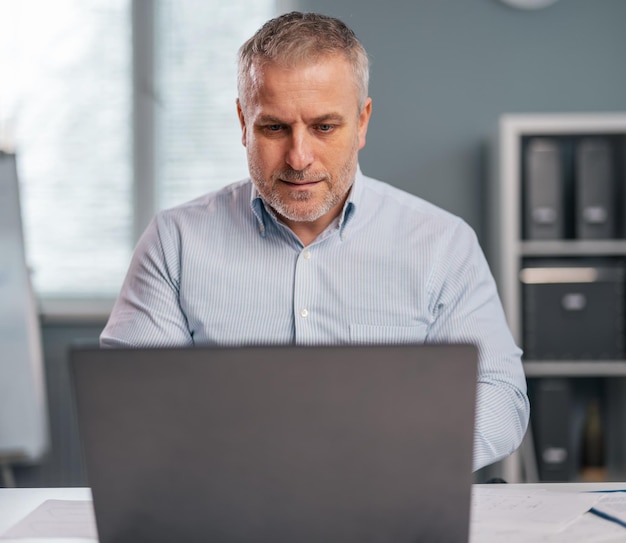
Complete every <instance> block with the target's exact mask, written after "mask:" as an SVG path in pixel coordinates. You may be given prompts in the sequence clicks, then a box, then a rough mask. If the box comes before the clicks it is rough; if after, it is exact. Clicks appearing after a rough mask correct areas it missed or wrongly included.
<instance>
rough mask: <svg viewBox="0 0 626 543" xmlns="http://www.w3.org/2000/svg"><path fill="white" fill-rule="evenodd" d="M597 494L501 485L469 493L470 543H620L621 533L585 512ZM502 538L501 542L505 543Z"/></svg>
mask: <svg viewBox="0 0 626 543" xmlns="http://www.w3.org/2000/svg"><path fill="white" fill-rule="evenodd" d="M602 499H603V498H602V495H598V494H589V493H565V492H553V491H545V490H529V491H527V492H524V491H521V490H520V489H508V488H507V487H506V486H500V485H498V486H495V487H494V488H493V489H492V488H474V489H473V490H472V522H471V537H470V541H471V542H472V543H491V542H494V543H495V542H496V541H497V542H502V541H504V540H506V541H507V543H535V542H542V543H544V542H545V543H548V542H550V543H583V542H584V543H600V542H603V543H604V542H610V541H624V540H625V538H626V529H625V528H623V527H621V526H620V525H618V524H616V523H612V522H607V521H606V520H604V519H602V518H600V517H598V516H596V515H592V514H591V513H589V510H590V509H591V508H592V507H595V506H596V505H597V504H598V503H600V502H601V500H602ZM505 538H506V539H505Z"/></svg>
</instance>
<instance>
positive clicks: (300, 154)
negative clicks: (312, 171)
mask: <svg viewBox="0 0 626 543" xmlns="http://www.w3.org/2000/svg"><path fill="white" fill-rule="evenodd" d="M285 162H286V163H287V164H288V165H289V166H291V167H292V168H293V169H294V170H298V171H302V170H306V168H307V167H308V166H310V165H311V164H312V163H313V148H312V145H311V142H310V141H309V137H308V135H307V134H306V132H305V131H304V130H302V131H300V130H293V131H292V134H291V138H290V140H289V148H288V149H287V153H286V155H285Z"/></svg>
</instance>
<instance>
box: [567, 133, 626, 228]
mask: <svg viewBox="0 0 626 543" xmlns="http://www.w3.org/2000/svg"><path fill="white" fill-rule="evenodd" d="M614 180H615V171H614V159H613V146H612V144H611V141H610V140H609V139H608V138H586V139H583V140H580V141H579V142H578V144H577V146H576V237H578V238H580V239H612V238H614V237H615V235H616V217H615V215H616V214H615V201H616V190H615V181H614Z"/></svg>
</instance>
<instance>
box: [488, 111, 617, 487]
mask: <svg viewBox="0 0 626 543" xmlns="http://www.w3.org/2000/svg"><path fill="white" fill-rule="evenodd" d="M592 135H601V136H604V135H612V136H618V135H621V136H623V137H624V138H623V139H624V143H620V145H622V146H623V148H626V112H619V113H618V112H614V113H599V114H596V113H574V114H507V115H503V116H502V117H501V118H500V119H499V124H498V130H497V133H496V139H495V141H494V142H493V143H494V145H493V149H494V154H493V155H492V157H491V158H492V162H491V167H492V175H491V176H490V180H491V185H490V188H489V191H488V194H487V196H488V198H489V206H488V208H489V211H490V214H491V217H490V221H491V227H490V228H489V232H488V235H489V236H490V239H489V245H490V247H489V249H490V253H489V256H490V264H491V267H492V270H493V272H494V276H495V278H496V281H497V284H498V290H499V293H500V297H501V299H502V305H503V307H504V311H505V314H506V317H507V321H508V324H509V327H510V329H511V332H512V333H513V337H514V338H515V340H516V341H517V343H518V345H520V346H521V347H522V348H524V345H523V336H524V333H523V322H522V321H523V319H522V315H523V307H522V305H523V302H524V300H523V297H522V288H521V283H520V275H519V273H520V269H521V268H522V267H524V266H525V262H524V260H525V259H529V258H533V257H540V258H546V259H549V258H575V259H581V260H583V259H598V258H603V257H606V258H620V257H623V258H625V259H626V239H624V238H616V239H597V240H596V239H564V240H525V239H523V228H522V222H523V216H524V215H523V204H522V202H523V201H524V186H523V180H522V172H523V170H524V168H523V154H522V153H523V141H524V140H525V138H527V137H533V136H547V137H559V136H565V137H569V136H574V137H577V136H585V137H586V136H592ZM615 141H616V142H617V141H618V139H617V138H615ZM620 141H621V139H620ZM616 144H617V143H616ZM622 152H623V151H622ZM624 158H625V157H623V156H621V157H620V158H619V160H620V161H622V165H621V166H619V168H625V167H626V161H625V160H624ZM624 182H626V180H624ZM622 202H623V203H624V205H626V200H622ZM618 218H619V220H620V221H621V220H622V214H620V216H619V217H618ZM622 226H623V225H622ZM625 237H626V236H625ZM565 336H566V335H564V339H563V340H564V341H567V337H565ZM524 371H525V374H526V376H527V377H528V378H530V379H533V378H534V379H538V384H541V381H540V380H541V379H544V378H551V377H560V378H580V379H585V378H589V379H591V378H606V391H607V392H606V415H607V419H608V421H609V424H608V425H607V430H608V431H607V436H608V440H607V444H606V446H607V463H608V464H609V465H610V466H612V467H615V466H616V465H622V464H624V465H626V460H625V458H626V438H624V437H622V433H623V427H624V426H625V423H626V399H624V400H622V398H626V380H624V379H620V378H621V377H626V360H530V359H529V360H527V361H524ZM611 378H613V379H611ZM532 418H533V408H532V407H531V420H532ZM563 422H564V424H567V421H563ZM532 437H533V436H532V433H530V434H529V436H527V439H526V441H525V443H527V446H526V447H522V449H521V452H520V454H517V455H513V456H511V457H509V459H507V462H506V463H504V464H503V468H502V469H503V470H505V471H507V473H511V474H513V475H514V477H513V478H510V477H509V478H508V480H510V482H512V481H514V480H516V477H517V478H521V477H522V473H524V474H525V475H524V476H525V477H527V478H530V480H532V477H533V474H536V473H537V465H536V463H535V460H536V458H535V454H534V446H533V445H532ZM528 443H530V445H528ZM609 453H610V454H609ZM611 455H612V456H611ZM522 468H523V469H522ZM535 476H536V475H535Z"/></svg>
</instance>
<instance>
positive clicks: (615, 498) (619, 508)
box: [593, 492, 626, 524]
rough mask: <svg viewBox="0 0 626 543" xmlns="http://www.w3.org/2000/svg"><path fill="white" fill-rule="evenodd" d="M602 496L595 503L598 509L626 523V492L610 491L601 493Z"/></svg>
mask: <svg viewBox="0 0 626 543" xmlns="http://www.w3.org/2000/svg"><path fill="white" fill-rule="evenodd" d="M600 495H601V496H602V498H601V499H600V501H599V502H598V503H596V504H595V505H594V507H593V508H594V509H595V510H596V511H600V512H601V513H604V514H605V515H607V516H608V517H612V518H614V519H615V520H616V521H617V522H621V523H623V524H626V493H625V492H609V493H606V494H604V493H600Z"/></svg>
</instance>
